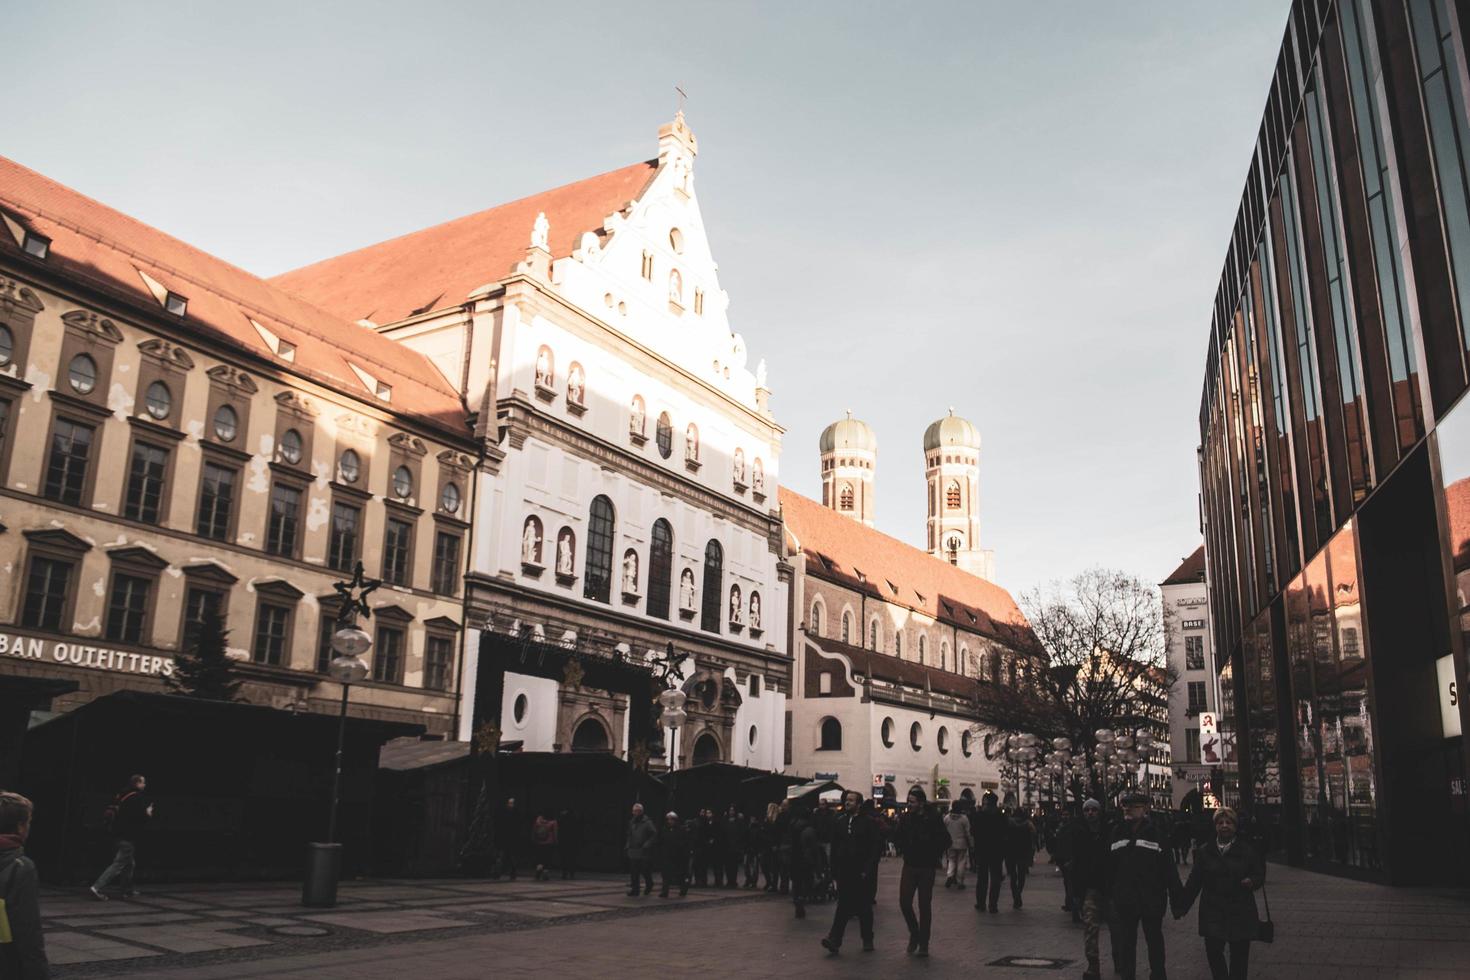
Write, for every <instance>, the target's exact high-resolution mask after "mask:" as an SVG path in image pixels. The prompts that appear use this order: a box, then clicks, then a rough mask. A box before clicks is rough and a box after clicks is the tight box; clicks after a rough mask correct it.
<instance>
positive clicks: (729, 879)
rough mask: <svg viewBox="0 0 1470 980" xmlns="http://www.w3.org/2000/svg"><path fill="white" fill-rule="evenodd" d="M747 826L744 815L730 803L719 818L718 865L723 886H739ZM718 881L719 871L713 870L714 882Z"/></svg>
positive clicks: (717, 882)
mask: <svg viewBox="0 0 1470 980" xmlns="http://www.w3.org/2000/svg"><path fill="white" fill-rule="evenodd" d="M746 836H747V828H746V824H745V817H743V816H741V814H740V812H739V811H737V810H736V809H735V805H734V804H733V803H732V804H730V806H729V807H728V808H726V810H725V815H724V816H723V817H721V818H720V867H721V868H722V869H723V870H724V876H725V887H726V888H739V887H740V861H741V859H742V858H743V857H744V856H745V841H746ZM719 883H720V873H719V872H718V871H717V872H715V884H717V885H718V884H719Z"/></svg>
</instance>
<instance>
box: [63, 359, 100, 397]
mask: <svg viewBox="0 0 1470 980" xmlns="http://www.w3.org/2000/svg"><path fill="white" fill-rule="evenodd" d="M66 377H67V380H68V381H70V382H71V386H72V390H73V391H75V392H76V393H77V394H79V395H90V394H91V393H92V389H93V388H96V387H97V362H96V361H94V360H92V359H91V358H90V357H88V356H87V355H86V354H78V355H77V356H76V357H73V358H72V359H71V367H69V368H67V371H66Z"/></svg>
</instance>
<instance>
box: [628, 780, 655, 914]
mask: <svg viewBox="0 0 1470 980" xmlns="http://www.w3.org/2000/svg"><path fill="white" fill-rule="evenodd" d="M657 843H658V828H657V827H655V826H654V825H653V821H652V820H650V819H648V816H647V814H645V813H644V812H643V804H642V803H634V804H633V816H632V818H631V819H630V820H629V821H628V836H627V843H626V844H625V845H624V848H623V853H624V854H626V855H627V856H628V897H630V898H636V897H637V896H638V894H639V892H638V879H639V878H642V879H643V894H644V895H649V894H652V893H653V852H654V845H655V844H657Z"/></svg>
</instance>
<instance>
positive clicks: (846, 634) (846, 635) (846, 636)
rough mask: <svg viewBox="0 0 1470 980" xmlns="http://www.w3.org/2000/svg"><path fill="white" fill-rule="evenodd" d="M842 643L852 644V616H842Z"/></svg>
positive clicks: (845, 614) (847, 614)
mask: <svg viewBox="0 0 1470 980" xmlns="http://www.w3.org/2000/svg"><path fill="white" fill-rule="evenodd" d="M842 642H843V643H851V642H852V616H851V615H850V614H849V613H843V614H842Z"/></svg>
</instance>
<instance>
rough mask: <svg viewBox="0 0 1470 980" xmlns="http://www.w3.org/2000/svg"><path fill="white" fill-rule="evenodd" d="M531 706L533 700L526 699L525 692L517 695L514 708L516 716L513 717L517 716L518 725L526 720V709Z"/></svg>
mask: <svg viewBox="0 0 1470 980" xmlns="http://www.w3.org/2000/svg"><path fill="white" fill-rule="evenodd" d="M530 707H531V702H530V701H528V700H526V696H525V695H524V694H517V695H516V703H515V708H514V709H513V710H514V716H513V717H514V718H515V720H516V724H517V725H519V724H521V723H522V722H524V721H525V720H526V711H527V710H529V709H530Z"/></svg>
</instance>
